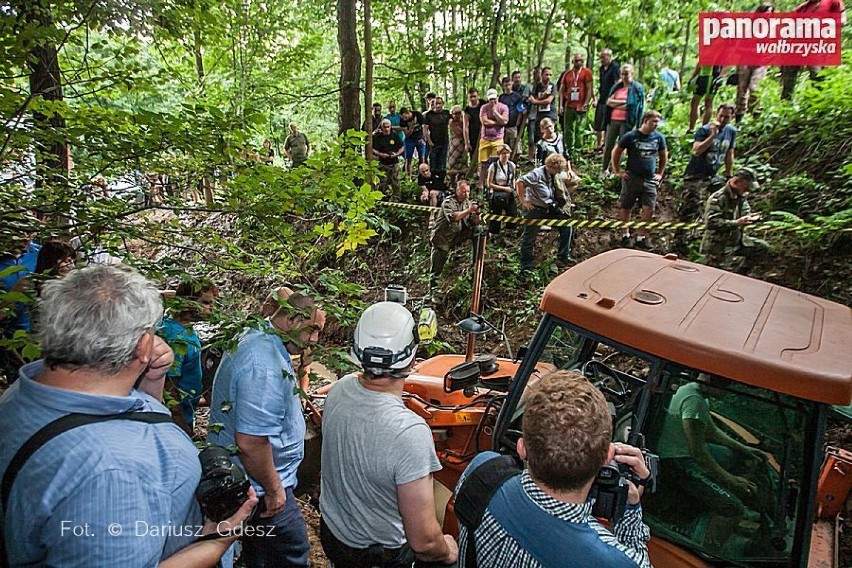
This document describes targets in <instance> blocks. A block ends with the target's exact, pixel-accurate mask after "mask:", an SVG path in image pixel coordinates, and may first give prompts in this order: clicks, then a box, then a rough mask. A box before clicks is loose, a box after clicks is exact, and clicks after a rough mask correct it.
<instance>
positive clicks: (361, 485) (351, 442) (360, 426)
mask: <svg viewBox="0 0 852 568" xmlns="http://www.w3.org/2000/svg"><path fill="white" fill-rule="evenodd" d="M399 380H402V379H399ZM322 432H323V440H322V487H321V492H320V510H321V511H322V516H323V519H324V520H325V522H326V524H327V525H328V527H329V528H330V529H331V532H332V533H333V534H334V536H335V537H337V539H338V540H341V541H343V542H344V543H345V544H346V545H348V546H351V547H353V548H366V547H368V546H370V545H372V544H381V545H382V546H384V547H386V548H397V547H399V546H402V545H403V544H405V542H406V538H405V531H404V529H403V526H402V516H401V515H400V513H399V504H398V501H397V493H396V486H397V485H403V484H405V483H410V482H412V481H415V480H417V479H420V478H422V477H425V476H427V475H429V474H430V473H432V472H435V471H439V470H440V469H441V462H439V461H438V456H436V455H435V444H434V442H433V441H432V431H431V430H430V429H429V426H428V425H427V424H426V422H425V421H424V420H423V419H422V418H421V417H419V416H417V415H416V414H415V413H414V412H412V411H411V410H409V409H407V408H406V407H405V404H404V403H403V401H402V399H401V398H400V397H398V396H395V395H392V394H389V393H379V392H374V391H371V390H368V389H366V388H364V387H363V386H361V384H360V383H359V382H358V377H357V376H356V375H347V376H345V377H343V378H342V379H340V381H338V382H337V384H335V385H334V387H333V388H332V389H331V391H329V393H328V398H327V399H326V401H325V407H324V410H323V420H322Z"/></svg>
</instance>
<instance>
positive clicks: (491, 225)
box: [488, 191, 518, 235]
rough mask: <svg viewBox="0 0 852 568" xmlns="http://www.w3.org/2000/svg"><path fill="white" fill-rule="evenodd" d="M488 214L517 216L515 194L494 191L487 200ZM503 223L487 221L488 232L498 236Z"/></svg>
mask: <svg viewBox="0 0 852 568" xmlns="http://www.w3.org/2000/svg"><path fill="white" fill-rule="evenodd" d="M488 212H489V213H491V214H492V215H506V216H507V217H517V216H518V204H517V203H515V194H514V193H506V192H505V191H496V192H494V194H493V195H492V196H491V198H490V199H489V200H488ZM502 225H503V223H501V222H500V221H488V232H489V233H491V234H492V235H499V234H500V228H501V227H502Z"/></svg>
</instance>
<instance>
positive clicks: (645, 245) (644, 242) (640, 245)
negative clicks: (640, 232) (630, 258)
mask: <svg viewBox="0 0 852 568" xmlns="http://www.w3.org/2000/svg"><path fill="white" fill-rule="evenodd" d="M633 248H637V249H639V250H654V245H652V244H651V243H649V242H648V239H636V243H635V244H634V245H633Z"/></svg>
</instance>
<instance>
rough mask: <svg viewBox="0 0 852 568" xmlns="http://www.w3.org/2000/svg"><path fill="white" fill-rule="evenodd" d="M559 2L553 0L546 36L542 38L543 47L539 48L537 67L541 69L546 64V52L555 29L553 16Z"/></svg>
mask: <svg viewBox="0 0 852 568" xmlns="http://www.w3.org/2000/svg"><path fill="white" fill-rule="evenodd" d="M558 2H559V0H553V4H552V5H551V6H550V13H549V14H548V15H547V22H545V24H544V34H543V35H542V38H541V46H539V50H538V56H537V58H536V66H537V67H541V66H542V63H543V62H544V52H545V51H546V50H547V44H548V42H549V41H550V30H551V29H552V28H553V15H554V14H556V6H557V4H558Z"/></svg>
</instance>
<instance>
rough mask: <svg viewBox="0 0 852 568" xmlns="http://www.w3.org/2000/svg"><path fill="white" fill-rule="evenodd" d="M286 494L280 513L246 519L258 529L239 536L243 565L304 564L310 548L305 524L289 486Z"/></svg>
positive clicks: (273, 567) (271, 567)
mask: <svg viewBox="0 0 852 568" xmlns="http://www.w3.org/2000/svg"><path fill="white" fill-rule="evenodd" d="M286 493H287V501H286V503H285V505H284V508H283V509H282V510H281V512H279V513H278V514H277V515H275V516H274V517H271V518H260V517H259V516H255V517H254V518H253V519H252V520H251V521H250V522H249V524H250V525H253V526H255V527H259V528H258V529H257V531H256V534H255V535H254V536H244V537H243V555H242V559H243V561H244V562H245V565H246V568H278V567H281V568H285V567H290V566H305V567H307V565H308V552H309V551H310V548H311V545H310V542H309V541H308V527H307V526H306V525H305V518H304V517H303V516H302V510H301V509H299V504H298V503H297V502H296V496H295V495H293V488H292V487H288V488H287V489H286ZM262 505H263V498H261V501H260V506H259V507H258V512H261V510H262V509H263V506H262ZM261 535H262V536H261Z"/></svg>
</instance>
